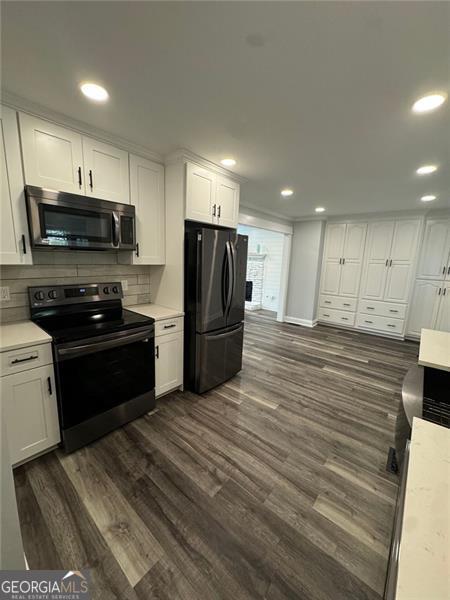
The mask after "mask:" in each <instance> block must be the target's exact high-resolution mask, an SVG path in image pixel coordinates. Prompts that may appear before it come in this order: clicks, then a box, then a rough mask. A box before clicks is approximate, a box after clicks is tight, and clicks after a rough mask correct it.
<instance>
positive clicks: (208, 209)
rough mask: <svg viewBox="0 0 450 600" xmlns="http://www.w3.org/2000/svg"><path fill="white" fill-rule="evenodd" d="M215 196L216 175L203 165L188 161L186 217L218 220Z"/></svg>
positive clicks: (209, 220) (197, 219)
mask: <svg viewBox="0 0 450 600" xmlns="http://www.w3.org/2000/svg"><path fill="white" fill-rule="evenodd" d="M215 197H216V175H215V174H214V173H211V172H210V171H208V170H207V169H204V168H203V167H199V166H197V165H193V164H191V163H188V164H187V165H186V219H189V220H191V221H202V222H203V223H214V222H216V218H217V204H216V202H215ZM213 208H214V210H213Z"/></svg>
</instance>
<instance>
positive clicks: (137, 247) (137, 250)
mask: <svg viewBox="0 0 450 600" xmlns="http://www.w3.org/2000/svg"><path fill="white" fill-rule="evenodd" d="M136 256H139V242H137V243H136Z"/></svg>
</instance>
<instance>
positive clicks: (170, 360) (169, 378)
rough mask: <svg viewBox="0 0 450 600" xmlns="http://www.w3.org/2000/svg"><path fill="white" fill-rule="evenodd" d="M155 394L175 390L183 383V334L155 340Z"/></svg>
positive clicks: (164, 336)
mask: <svg viewBox="0 0 450 600" xmlns="http://www.w3.org/2000/svg"><path fill="white" fill-rule="evenodd" d="M155 380H156V381H155V383H156V385H155V393H156V395H157V396H160V395H161V394H165V393H166V392H169V391H170V390H174V389H175V388H177V387H179V386H180V385H181V384H182V383H183V334H182V333H173V334H169V335H162V336H158V337H156V338H155Z"/></svg>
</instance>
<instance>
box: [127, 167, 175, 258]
mask: <svg viewBox="0 0 450 600" xmlns="http://www.w3.org/2000/svg"><path fill="white" fill-rule="evenodd" d="M130 191H131V204H133V205H134V206H135V207H136V242H137V247H136V252H135V256H134V259H133V263H134V264H138V265H163V264H164V261H165V243H166V242H165V240H166V237H165V228H166V225H165V223H166V218H165V201H164V167H163V166H162V165H159V164H157V163H154V162H151V161H149V160H146V159H145V158H140V157H139V156H133V155H131V156H130Z"/></svg>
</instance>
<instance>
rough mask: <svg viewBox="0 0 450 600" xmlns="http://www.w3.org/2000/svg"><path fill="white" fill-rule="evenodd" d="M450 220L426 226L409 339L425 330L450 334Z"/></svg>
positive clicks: (409, 324) (433, 221)
mask: <svg viewBox="0 0 450 600" xmlns="http://www.w3.org/2000/svg"><path fill="white" fill-rule="evenodd" d="M449 297H450V219H429V220H427V222H426V224H425V232H424V236H423V242H422V247H421V251H420V258H419V263H418V268H417V278H416V281H415V285H414V292H413V296H412V301H411V310H410V314H409V319H408V328H407V335H408V336H410V337H420V332H421V330H422V329H437V330H439V331H450V300H449Z"/></svg>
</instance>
